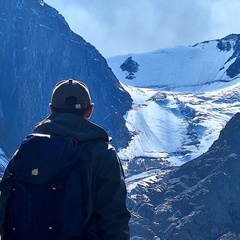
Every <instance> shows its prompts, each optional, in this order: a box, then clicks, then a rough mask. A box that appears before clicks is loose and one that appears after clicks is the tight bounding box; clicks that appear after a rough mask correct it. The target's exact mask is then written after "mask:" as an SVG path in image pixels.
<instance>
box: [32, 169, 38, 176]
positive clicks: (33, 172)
mask: <svg viewBox="0 0 240 240" xmlns="http://www.w3.org/2000/svg"><path fill="white" fill-rule="evenodd" d="M31 175H32V176H37V175H38V168H35V169H33V170H32V174H31Z"/></svg>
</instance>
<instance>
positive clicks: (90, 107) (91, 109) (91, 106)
mask: <svg viewBox="0 0 240 240" xmlns="http://www.w3.org/2000/svg"><path fill="white" fill-rule="evenodd" d="M93 108H94V103H91V105H90V106H89V107H88V110H87V112H86V113H85V115H84V118H90V117H91V115H92V113H93Z"/></svg>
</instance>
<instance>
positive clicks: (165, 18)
mask: <svg viewBox="0 0 240 240" xmlns="http://www.w3.org/2000/svg"><path fill="white" fill-rule="evenodd" d="M45 2H47V3H48V4H49V5H51V6H53V7H55V8H56V9H57V10H58V11H59V12H60V13H61V14H62V15H63V16H64V17H65V19H66V20H67V22H68V23H69V25H70V27H71V29H72V30H73V31H74V32H76V33H77V34H79V35H80V36H82V37H83V38H84V39H85V40H86V41H88V42H90V43H91V44H92V45H94V46H95V47H96V48H97V49H98V50H99V51H100V52H101V53H102V54H103V55H104V56H105V57H108V56H113V55H121V54H127V53H136V52H145V51H150V50H155V49H158V48H165V47H173V46H175V45H189V44H195V43H197V42H201V41H204V40H211V39H216V38H222V37H224V36H225V35H228V34H231V33H233V32H235V33H238V32H237V31H238V29H240V28H239V25H240V21H239V18H240V16H239V14H238V12H237V10H238V9H240V8H239V7H240V2H239V1H238V0H194V1H192V0H182V1H179V0H171V1H169V0H151V1H149V0H131V1H129V0H121V1H118V0H101V1H99V0H91V1H88V0H84V1H79V0H45Z"/></svg>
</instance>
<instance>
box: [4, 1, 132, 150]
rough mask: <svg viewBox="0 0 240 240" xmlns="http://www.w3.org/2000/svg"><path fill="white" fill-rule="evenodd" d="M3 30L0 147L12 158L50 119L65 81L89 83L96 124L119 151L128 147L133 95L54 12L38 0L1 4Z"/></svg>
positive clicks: (96, 52) (98, 55) (100, 57)
mask: <svg viewBox="0 0 240 240" xmlns="http://www.w3.org/2000/svg"><path fill="white" fill-rule="evenodd" d="M0 26H1V29H0V41H1V46H0V131H1V139H0V147H2V148H3V150H4V151H5V152H6V153H7V154H8V155H11V154H12V153H13V152H14V151H15V150H16V148H17V147H18V145H19V144H20V142H21V141H22V139H23V138H24V136H25V135H26V134H28V133H29V132H31V131H32V130H33V127H34V124H35V123H36V122H37V121H40V120H42V118H44V117H46V116H47V115H48V114H49V111H48V103H49V100H50V95H51V91H52V88H53V86H54V85H55V83H56V82H57V81H59V80H62V79H67V78H74V79H79V80H82V81H84V82H86V83H87V85H88V86H89V89H90V91H91V93H92V99H93V101H94V102H95V112H94V114H93V117H92V121H94V122H96V123H97V124H99V125H101V126H103V127H105V128H106V130H107V131H108V133H109V134H110V135H111V136H112V137H113V144H114V146H115V147H120V146H121V147H123V146H126V144H127V142H128V140H129V138H130V134H129V132H128V130H127V129H126V127H125V122H124V119H123V115H124V114H125V113H126V111H127V110H128V109H129V108H130V107H131V98H130V96H129V94H128V93H126V92H125V91H124V90H123V89H122V87H121V86H120V84H119V82H118V80H117V79H116V77H115V76H114V74H113V73H112V71H111V69H110V68H109V67H108V65H107V63H106V61H105V59H104V58H103V57H102V56H101V55H100V53H99V52H98V51H97V50H96V49H95V48H94V47H93V46H92V45H91V44H89V43H87V42H86V41H85V40H84V39H82V38H81V37H80V36H78V35H76V34H75V33H73V32H72V31H71V30H70V28H69V26H68V24H67V23H66V22H65V20H64V18H63V17H62V16H61V15H59V14H58V12H57V11H56V10H55V9H53V8H51V7H50V6H48V5H47V4H44V3H43V1H39V0H31V1H29V0H2V1H1V2H0Z"/></svg>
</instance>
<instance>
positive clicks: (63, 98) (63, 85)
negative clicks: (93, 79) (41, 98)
mask: <svg viewBox="0 0 240 240" xmlns="http://www.w3.org/2000/svg"><path fill="white" fill-rule="evenodd" d="M50 108H51V112H52V113H73V114H77V115H79V116H81V117H85V118H89V117H90V116H91V113H92V110H93V103H92V102H91V97H90V94H89V90H88V88H87V86H86V84H85V83H83V82H80V81H76V80H73V79H68V80H62V81H60V82H58V83H57V84H56V85H55V87H54V89H53V92H52V97H51V103H50Z"/></svg>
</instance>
